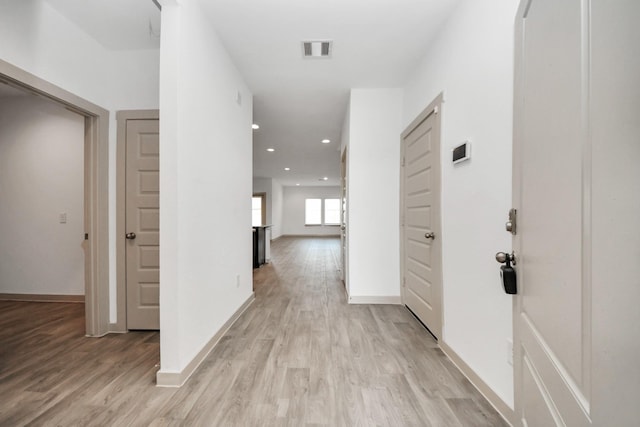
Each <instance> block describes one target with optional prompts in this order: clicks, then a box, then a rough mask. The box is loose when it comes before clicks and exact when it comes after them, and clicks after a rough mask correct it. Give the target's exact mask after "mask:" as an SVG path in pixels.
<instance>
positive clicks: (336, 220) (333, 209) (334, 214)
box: [324, 199, 340, 225]
mask: <svg viewBox="0 0 640 427" xmlns="http://www.w3.org/2000/svg"><path fill="white" fill-rule="evenodd" d="M324 223H325V224H326V225H339V224H340V199H324Z"/></svg>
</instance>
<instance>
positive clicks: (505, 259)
mask: <svg viewBox="0 0 640 427" xmlns="http://www.w3.org/2000/svg"><path fill="white" fill-rule="evenodd" d="M496 261H498V262H499V263H500V264H513V265H516V255H515V254H514V253H513V252H511V253H510V254H509V253H506V252H498V253H497V254H496Z"/></svg>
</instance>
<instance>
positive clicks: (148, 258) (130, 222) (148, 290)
mask: <svg viewBox="0 0 640 427" xmlns="http://www.w3.org/2000/svg"><path fill="white" fill-rule="evenodd" d="M126 144H127V158H126V194H127V195H126V232H127V234H126V236H123V237H125V238H126V239H127V240H126V242H127V243H126V262H127V329H160V215H159V211H160V209H159V202H160V200H159V195H160V188H159V122H158V120H151V119H146V120H127V131H126Z"/></svg>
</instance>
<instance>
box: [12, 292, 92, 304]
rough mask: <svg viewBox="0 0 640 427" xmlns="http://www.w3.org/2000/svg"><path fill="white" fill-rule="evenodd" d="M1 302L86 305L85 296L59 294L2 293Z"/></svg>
mask: <svg viewBox="0 0 640 427" xmlns="http://www.w3.org/2000/svg"><path fill="white" fill-rule="evenodd" d="M0 301H20V302H64V303H73V304H76V303H82V304H84V295H57V294H55V295H54V294H3V293H0Z"/></svg>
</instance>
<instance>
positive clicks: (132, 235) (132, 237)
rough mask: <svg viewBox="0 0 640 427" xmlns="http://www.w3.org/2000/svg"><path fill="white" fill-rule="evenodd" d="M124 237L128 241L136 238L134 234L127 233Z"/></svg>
mask: <svg viewBox="0 0 640 427" xmlns="http://www.w3.org/2000/svg"><path fill="white" fill-rule="evenodd" d="M124 237H126V238H127V239H129V240H133V239H135V238H136V233H127V234H125V235H124Z"/></svg>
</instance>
